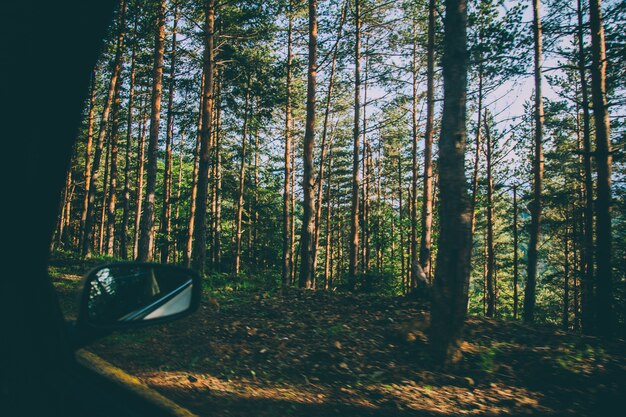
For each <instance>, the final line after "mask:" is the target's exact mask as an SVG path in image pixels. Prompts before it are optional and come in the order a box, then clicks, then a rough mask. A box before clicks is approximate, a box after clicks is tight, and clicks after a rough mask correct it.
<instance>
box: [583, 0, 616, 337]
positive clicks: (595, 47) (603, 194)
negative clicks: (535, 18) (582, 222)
mask: <svg viewBox="0 0 626 417" xmlns="http://www.w3.org/2000/svg"><path fill="white" fill-rule="evenodd" d="M589 23H590V25H591V62H592V65H591V97H592V101H593V119H594V125H595V128H596V152H595V156H596V169H597V171H598V177H597V178H598V184H597V189H598V196H597V199H596V205H595V208H596V222H597V224H596V254H597V255H596V265H597V279H596V299H595V302H594V306H595V312H596V320H595V324H596V330H597V332H598V333H599V334H601V335H604V336H608V335H610V334H612V333H613V330H614V329H613V328H614V325H615V317H614V314H613V288H612V287H613V283H612V276H611V275H612V271H611V250H612V242H611V240H612V236H611V169H612V163H613V157H612V153H611V152H612V151H611V127H610V121H609V111H608V103H607V98H606V47H605V43H604V28H603V25H602V6H601V0H589Z"/></svg>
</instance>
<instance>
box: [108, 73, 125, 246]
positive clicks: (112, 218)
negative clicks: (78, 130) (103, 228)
mask: <svg viewBox="0 0 626 417" xmlns="http://www.w3.org/2000/svg"><path fill="white" fill-rule="evenodd" d="M121 84H122V83H117V85H116V87H115V94H114V97H115V98H114V100H113V122H112V123H111V140H110V142H111V143H110V145H111V168H110V172H109V194H108V198H107V250H106V253H107V255H108V256H113V254H114V249H115V222H116V209H117V154H118V152H119V146H118V142H119V126H120V106H121V104H120V87H121Z"/></svg>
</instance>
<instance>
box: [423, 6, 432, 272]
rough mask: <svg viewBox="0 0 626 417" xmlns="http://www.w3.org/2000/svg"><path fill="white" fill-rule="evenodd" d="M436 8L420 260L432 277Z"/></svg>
mask: <svg viewBox="0 0 626 417" xmlns="http://www.w3.org/2000/svg"><path fill="white" fill-rule="evenodd" d="M435 8H436V1H435V0H429V2H428V46H427V48H428V50H427V55H426V60H427V64H426V78H427V81H426V83H427V86H426V134H425V135H424V197H423V199H422V238H421V242H420V248H421V249H420V253H419V262H420V265H421V266H422V270H423V271H424V274H426V276H427V277H431V275H432V274H431V268H430V257H431V244H430V242H431V239H432V226H433V161H432V158H433V156H432V155H433V135H434V130H435V126H434V124H435V123H434V119H435Z"/></svg>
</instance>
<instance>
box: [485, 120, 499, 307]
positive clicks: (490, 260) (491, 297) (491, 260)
mask: <svg viewBox="0 0 626 417" xmlns="http://www.w3.org/2000/svg"><path fill="white" fill-rule="evenodd" d="M485 136H486V137H485V140H486V144H487V152H486V153H487V155H486V160H487V317H494V315H495V305H496V294H495V289H494V280H495V266H496V262H495V251H494V246H493V222H494V219H493V215H494V213H493V175H492V169H493V166H492V155H491V153H492V152H491V146H492V138H491V131H490V129H489V122H488V121H487V111H486V110H485Z"/></svg>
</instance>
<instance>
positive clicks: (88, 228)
mask: <svg viewBox="0 0 626 417" xmlns="http://www.w3.org/2000/svg"><path fill="white" fill-rule="evenodd" d="M125 34H126V0H120V7H119V19H118V34H117V46H116V50H115V58H114V66H113V72H112V73H111V80H110V82H109V91H108V93H107V98H106V101H105V103H104V109H103V111H102V119H101V120H100V131H99V132H98V139H97V140H96V149H95V151H94V155H93V161H92V165H91V174H90V176H89V187H88V190H86V191H87V194H88V196H87V207H86V209H83V210H84V218H85V221H84V233H83V238H82V248H81V253H82V255H83V256H84V257H90V256H91V250H92V241H93V233H92V227H93V224H94V215H93V211H94V209H95V202H96V183H97V181H98V179H99V178H100V163H101V159H102V151H103V150H104V139H105V137H106V134H107V128H108V126H109V115H110V112H111V107H112V105H113V99H114V95H115V87H116V85H117V82H118V78H119V76H120V73H121V71H122V58H123V47H124V37H125Z"/></svg>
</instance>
